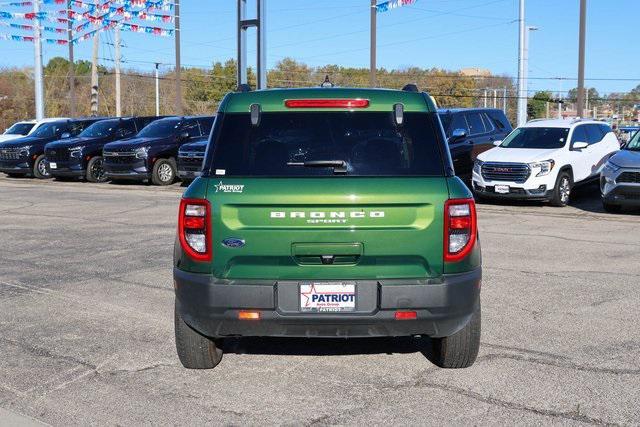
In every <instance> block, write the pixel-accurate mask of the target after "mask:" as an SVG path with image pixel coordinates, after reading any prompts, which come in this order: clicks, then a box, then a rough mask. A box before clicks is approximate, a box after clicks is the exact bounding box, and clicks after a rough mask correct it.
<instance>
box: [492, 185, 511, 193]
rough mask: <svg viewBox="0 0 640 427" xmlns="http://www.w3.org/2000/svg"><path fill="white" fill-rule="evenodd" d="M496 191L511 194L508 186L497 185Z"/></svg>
mask: <svg viewBox="0 0 640 427" xmlns="http://www.w3.org/2000/svg"><path fill="white" fill-rule="evenodd" d="M494 190H495V192H496V193H500V194H509V186H508V185H496V186H495V188H494Z"/></svg>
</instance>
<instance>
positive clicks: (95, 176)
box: [86, 156, 107, 182]
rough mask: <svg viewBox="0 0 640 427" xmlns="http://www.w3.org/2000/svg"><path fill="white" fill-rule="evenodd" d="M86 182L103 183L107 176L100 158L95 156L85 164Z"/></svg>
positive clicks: (102, 160)
mask: <svg viewBox="0 0 640 427" xmlns="http://www.w3.org/2000/svg"><path fill="white" fill-rule="evenodd" d="M86 178H87V181H89V182H105V181H106V180H107V176H106V175H105V173H104V159H103V158H102V156H95V157H93V158H92V159H91V160H89V163H87V174H86Z"/></svg>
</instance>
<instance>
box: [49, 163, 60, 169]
mask: <svg viewBox="0 0 640 427" xmlns="http://www.w3.org/2000/svg"><path fill="white" fill-rule="evenodd" d="M49 167H50V168H51V169H57V167H58V164H57V163H53V162H51V163H49Z"/></svg>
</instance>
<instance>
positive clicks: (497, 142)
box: [493, 139, 502, 147]
mask: <svg viewBox="0 0 640 427" xmlns="http://www.w3.org/2000/svg"><path fill="white" fill-rule="evenodd" d="M500 144H502V140H501V139H498V140H496V141H493V145H495V146H496V147H497V146H498V145H500Z"/></svg>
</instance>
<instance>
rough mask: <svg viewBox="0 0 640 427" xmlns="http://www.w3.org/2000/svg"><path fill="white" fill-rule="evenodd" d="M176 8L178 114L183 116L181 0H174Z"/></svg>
mask: <svg viewBox="0 0 640 427" xmlns="http://www.w3.org/2000/svg"><path fill="white" fill-rule="evenodd" d="M173 3H174V10H175V17H174V23H175V31H174V38H175V41H176V114H177V115H178V116H182V114H183V112H182V81H181V76H180V74H181V73H180V71H181V68H182V67H181V65H180V0H174V2H173Z"/></svg>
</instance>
